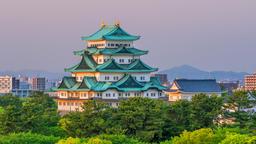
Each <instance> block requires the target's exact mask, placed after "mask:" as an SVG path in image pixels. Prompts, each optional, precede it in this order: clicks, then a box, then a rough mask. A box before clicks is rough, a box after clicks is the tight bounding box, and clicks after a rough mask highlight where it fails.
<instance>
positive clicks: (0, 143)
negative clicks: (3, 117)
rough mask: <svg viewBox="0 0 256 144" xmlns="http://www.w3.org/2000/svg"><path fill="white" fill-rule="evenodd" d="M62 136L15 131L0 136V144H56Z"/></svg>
mask: <svg viewBox="0 0 256 144" xmlns="http://www.w3.org/2000/svg"><path fill="white" fill-rule="evenodd" d="M59 139H60V138H59V137H54V136H45V135H41V134H35V133H30V132H29V133H13V134H9V135H4V136H0V144H55V143H56V142H58V140H59Z"/></svg>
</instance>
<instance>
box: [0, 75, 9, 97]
mask: <svg viewBox="0 0 256 144" xmlns="http://www.w3.org/2000/svg"><path fill="white" fill-rule="evenodd" d="M11 91H12V77H11V76H0V93H2V94H5V93H11Z"/></svg>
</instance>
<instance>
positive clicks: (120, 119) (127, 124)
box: [113, 97, 168, 142]
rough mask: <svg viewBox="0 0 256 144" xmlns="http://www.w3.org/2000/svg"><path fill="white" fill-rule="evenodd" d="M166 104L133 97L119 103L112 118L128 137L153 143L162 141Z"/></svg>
mask: <svg viewBox="0 0 256 144" xmlns="http://www.w3.org/2000/svg"><path fill="white" fill-rule="evenodd" d="M167 108H168V107H167V104H165V103H164V102H163V101H161V100H154V99H149V98H142V97H134V98H129V99H128V100H124V101H121V103H120V105H119V108H118V109H117V114H116V115H115V117H114V118H113V119H114V120H113V121H115V122H116V125H118V126H121V128H122V129H123V130H125V134H126V135H128V136H135V137H137V138H139V139H141V140H143V141H147V142H154V141H160V140H161V139H164V135H163V134H164V126H165V122H166V119H167V110H168V109H167Z"/></svg>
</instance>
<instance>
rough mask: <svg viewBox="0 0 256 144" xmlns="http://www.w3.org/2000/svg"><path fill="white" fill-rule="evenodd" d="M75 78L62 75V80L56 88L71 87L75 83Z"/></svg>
mask: <svg viewBox="0 0 256 144" xmlns="http://www.w3.org/2000/svg"><path fill="white" fill-rule="evenodd" d="M76 83H77V82H76V78H75V77H67V76H65V77H63V79H62V82H61V84H60V86H59V87H58V89H63V90H65V89H71V88H72V87H73V86H74V85H75V84H76Z"/></svg>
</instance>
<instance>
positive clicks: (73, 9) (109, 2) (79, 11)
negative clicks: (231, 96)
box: [0, 0, 256, 72]
mask: <svg viewBox="0 0 256 144" xmlns="http://www.w3.org/2000/svg"><path fill="white" fill-rule="evenodd" d="M255 17H256V1H255V0H73V1H71V0H40V1H39V0H1V2H0V23H1V24H0V50H1V53H0V70H2V71H3V70H24V69H32V70H47V71H51V72H62V71H63V69H64V68H65V67H69V66H72V65H73V64H76V63H77V62H78V59H79V58H78V57H76V56H74V55H73V54H72V52H73V51H74V50H79V49H83V48H84V44H83V42H82V41H81V40H80V37H81V36H84V35H90V34H92V33H93V32H95V31H96V30H98V29H99V28H100V24H101V22H102V21H105V23H107V24H114V22H115V21H116V20H120V21H121V26H122V27H123V28H124V29H125V30H126V31H128V32H129V33H131V34H137V35H140V36H141V40H139V41H137V42H135V45H136V47H137V48H139V49H144V50H149V54H148V55H147V56H144V57H143V59H144V61H145V62H146V63H147V64H149V65H153V66H155V67H159V68H160V70H164V69H167V68H171V67H174V66H179V65H183V64H188V65H192V66H195V67H198V68H201V69H204V70H209V71H211V70H232V71H246V72H253V71H255V70H256V62H255V54H256V18H255Z"/></svg>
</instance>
